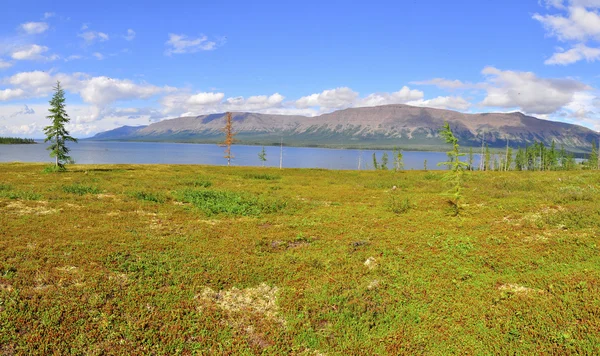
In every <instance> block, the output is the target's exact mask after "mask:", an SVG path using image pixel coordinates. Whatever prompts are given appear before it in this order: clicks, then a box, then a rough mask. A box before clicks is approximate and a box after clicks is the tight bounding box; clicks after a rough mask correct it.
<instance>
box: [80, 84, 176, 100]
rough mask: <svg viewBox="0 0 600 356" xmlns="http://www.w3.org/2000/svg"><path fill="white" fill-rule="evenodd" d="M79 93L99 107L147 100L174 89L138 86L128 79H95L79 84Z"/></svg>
mask: <svg viewBox="0 0 600 356" xmlns="http://www.w3.org/2000/svg"><path fill="white" fill-rule="evenodd" d="M79 85H80V86H81V89H80V90H79V91H78V92H79V95H80V96H81V99H82V100H83V101H84V102H86V103H90V104H94V105H96V106H99V107H103V106H106V105H108V104H111V103H113V102H115V101H120V100H131V99H147V98H150V97H151V96H154V95H157V94H160V93H164V92H169V91H171V90H172V88H168V87H157V86H154V85H150V84H136V83H134V82H132V81H131V80H128V79H113V78H108V77H93V78H88V79H86V80H83V81H81V82H80V83H79Z"/></svg>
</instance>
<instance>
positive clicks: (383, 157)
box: [379, 152, 389, 171]
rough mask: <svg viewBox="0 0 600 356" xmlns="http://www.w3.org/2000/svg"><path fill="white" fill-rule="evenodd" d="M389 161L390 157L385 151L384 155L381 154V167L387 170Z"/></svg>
mask: <svg viewBox="0 0 600 356" xmlns="http://www.w3.org/2000/svg"><path fill="white" fill-rule="evenodd" d="M388 161H389V158H388V154H387V152H383V155H381V165H380V166H379V169H381V170H384V171H387V169H388V167H387V165H388Z"/></svg>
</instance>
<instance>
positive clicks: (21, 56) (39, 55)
mask: <svg viewBox="0 0 600 356" xmlns="http://www.w3.org/2000/svg"><path fill="white" fill-rule="evenodd" d="M48 49H49V48H48V47H46V46H40V45H37V44H32V45H27V46H21V47H17V48H16V49H15V50H14V51H13V52H12V53H11V55H10V56H11V57H12V59H15V60H19V61H24V60H29V61H33V60H45V61H53V60H56V59H58V56H57V55H55V54H53V55H50V56H45V55H43V53H46V52H48Z"/></svg>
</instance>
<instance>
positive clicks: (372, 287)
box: [367, 279, 379, 290]
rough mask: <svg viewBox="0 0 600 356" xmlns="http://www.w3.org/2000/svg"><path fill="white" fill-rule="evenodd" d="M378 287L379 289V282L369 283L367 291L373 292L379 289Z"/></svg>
mask: <svg viewBox="0 0 600 356" xmlns="http://www.w3.org/2000/svg"><path fill="white" fill-rule="evenodd" d="M378 287H379V281H378V280H376V279H374V280H372V281H371V282H370V283H369V285H368V286H367V289H368V290H373V289H377V288H378Z"/></svg>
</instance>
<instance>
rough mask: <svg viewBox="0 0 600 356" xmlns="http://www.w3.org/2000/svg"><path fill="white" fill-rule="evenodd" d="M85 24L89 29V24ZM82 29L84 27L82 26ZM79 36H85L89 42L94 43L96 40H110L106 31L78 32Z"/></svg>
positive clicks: (84, 38) (85, 39)
mask: <svg viewBox="0 0 600 356" xmlns="http://www.w3.org/2000/svg"><path fill="white" fill-rule="evenodd" d="M84 26H85V29H87V25H84ZM82 29H84V28H83V27H82ZM77 36H78V37H81V38H83V40H84V41H85V42H86V43H87V44H92V43H94V42H96V41H99V42H105V41H108V40H109V36H108V35H107V34H106V33H104V32H98V31H86V32H83V33H80V34H78V35H77Z"/></svg>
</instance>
